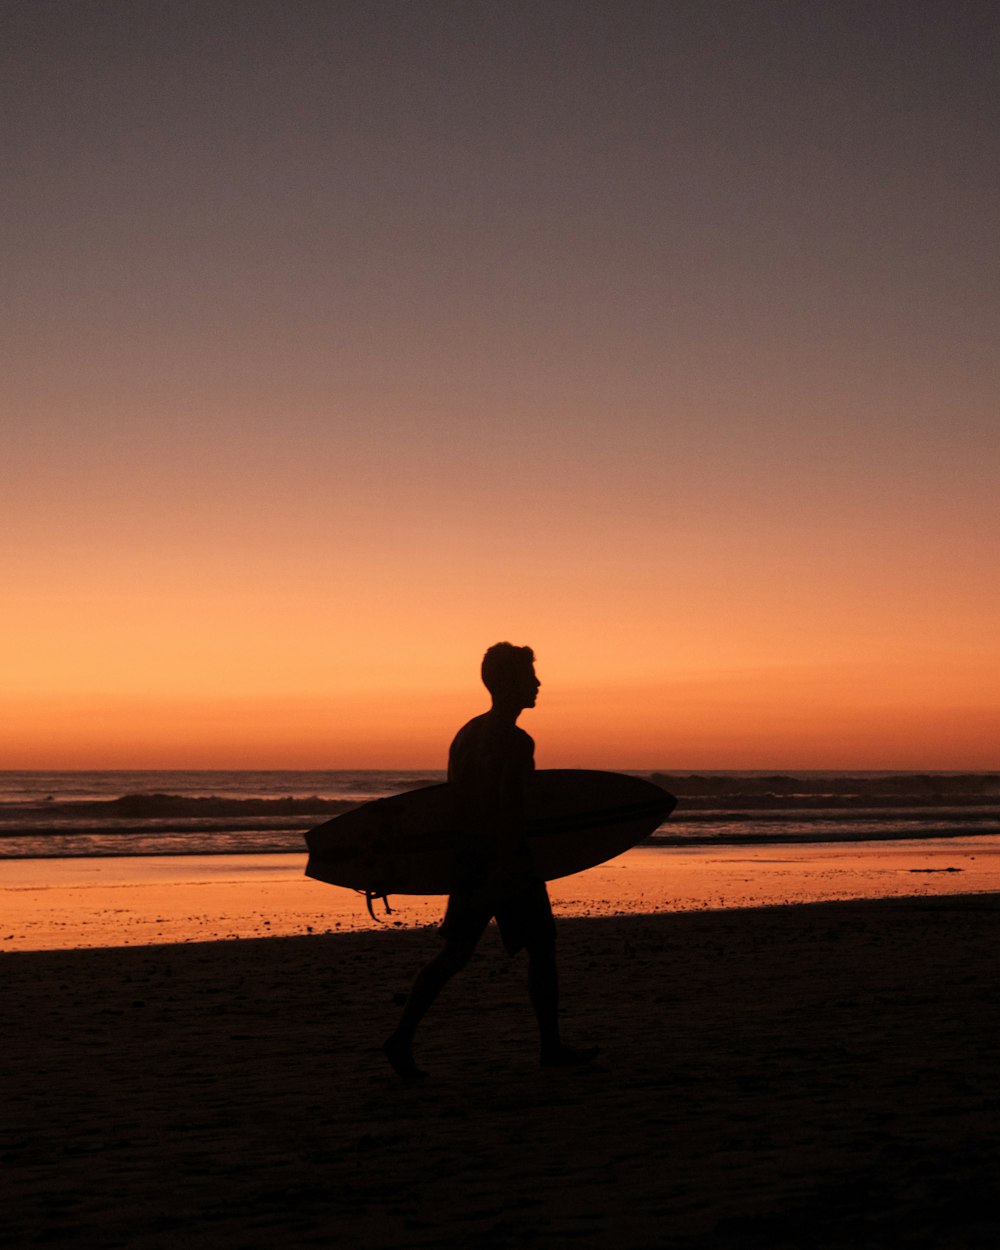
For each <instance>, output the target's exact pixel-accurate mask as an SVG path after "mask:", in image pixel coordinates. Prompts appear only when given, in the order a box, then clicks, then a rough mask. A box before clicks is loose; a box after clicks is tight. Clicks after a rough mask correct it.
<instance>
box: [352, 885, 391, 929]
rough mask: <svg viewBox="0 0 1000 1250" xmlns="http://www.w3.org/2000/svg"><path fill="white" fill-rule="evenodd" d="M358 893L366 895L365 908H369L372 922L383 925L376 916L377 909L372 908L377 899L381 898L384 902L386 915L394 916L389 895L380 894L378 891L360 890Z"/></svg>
mask: <svg viewBox="0 0 1000 1250" xmlns="http://www.w3.org/2000/svg"><path fill="white" fill-rule="evenodd" d="M358 893H359V894H364V896H365V906H366V907H367V908H368V915H369V916H371V918H372V920H374V921H376V922H377V923H378V924H381V923H382V922H381V921H380V920H379V918H378V916H376V915H375V908H374V907H373V906H372V903H373V902H374V900H375V899H377V898H380V899H381V900H382V906H383V907H384V908H385V914H386V915H387V916H391V915H392V908H391V907H390V906H389V895H388V894H380V893H379V892H378V890H359V891H358Z"/></svg>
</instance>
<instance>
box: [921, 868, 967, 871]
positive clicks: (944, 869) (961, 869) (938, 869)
mask: <svg viewBox="0 0 1000 1250" xmlns="http://www.w3.org/2000/svg"><path fill="white" fill-rule="evenodd" d="M964 871H965V869H964V868H911V869H910V872H964Z"/></svg>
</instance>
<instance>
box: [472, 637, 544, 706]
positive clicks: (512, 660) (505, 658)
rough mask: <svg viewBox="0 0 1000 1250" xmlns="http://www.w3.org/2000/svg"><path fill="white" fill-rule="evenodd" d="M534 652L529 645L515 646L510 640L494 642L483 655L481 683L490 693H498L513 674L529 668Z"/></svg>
mask: <svg viewBox="0 0 1000 1250" xmlns="http://www.w3.org/2000/svg"><path fill="white" fill-rule="evenodd" d="M534 662H535V653H534V651H532V649H531V648H530V647H515V646H514V644H513V643H510V642H496V643H494V644H493V646H492V647H490V649H489V650H488V651H487V652H486V654H485V655H484V656H483V666H482V668H481V669H480V672H481V673H482V675H483V685H484V686H485V687H486V689H487V690H488V691H489V692H490V694H498V693H499V692H501V691H502V690H503V689H504V687H505V686H507V685H508V684H509V683H510V680H511V678H512V677H513V676H514V675H515V674H519V673H521V672H523V671H524V670H525V669H527V668H530V667H531V666H532V665H533V664H534Z"/></svg>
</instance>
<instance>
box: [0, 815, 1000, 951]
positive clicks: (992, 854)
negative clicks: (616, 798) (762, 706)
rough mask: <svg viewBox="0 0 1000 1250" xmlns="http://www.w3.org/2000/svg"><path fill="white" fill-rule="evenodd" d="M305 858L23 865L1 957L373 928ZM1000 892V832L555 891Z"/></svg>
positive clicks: (639, 857) (598, 894)
mask: <svg viewBox="0 0 1000 1250" xmlns="http://www.w3.org/2000/svg"><path fill="white" fill-rule="evenodd" d="M302 869H303V857H302V856H299V855H233V856H171V857H164V858H162V859H158V858H134V859H127V858H122V859H100V860H95V859H78V860H14V861H9V862H6V863H4V864H2V865H0V896H2V914H3V916H4V921H3V927H2V928H0V951H13V950H56V949H66V948H72V947H80V946H133V945H149V944H155V943H162V942H204V941H225V940H233V939H237V938H254V937H268V936H275V937H276V936H281V935H290V934H309V933H327V932H350V931H353V930H367V929H370V928H371V927H372V922H371V920H370V919H369V917H368V915H367V914H366V912H365V909H364V904H363V902H361V900H360V899H359V898H358V896H357V895H355V894H353V893H351V892H350V891H348V890H339V889H336V888H334V887H332V886H326V885H323V884H321V883H319V882H316V881H310V880H308V879H307V878H305V877H304V876H303V874H302ZM984 891H1000V837H998V836H995V835H994V836H992V837H979V838H968V839H960V840H959V839H950V840H949V841H948V842H947V843H940V842H895V843H890V844H865V845H860V846H858V845H850V846H844V845H842V844H841V845H836V844H824V845H810V846H796V847H774V846H762V847H753V848H746V847H740V848H735V847H729V848H724V849H720V848H708V847H697V848H689V849H685V850H673V851H664V850H659V849H656V848H651V847H639V848H637V849H636V850H633V851H629V852H628V854H626V855H622V856H620V857H619V858H618V859H615V860H612V861H610V862H609V863H607V864H602V865H601V866H600V867H598V868H592V869H590V870H589V871H588V872H584V873H579V874H578V875H576V876H574V877H567V878H565V879H563V880H561V881H554V882H552V883H551V886H550V892H551V895H552V900H553V905H554V907H555V909H556V910H557V912H558V913H559V914H560V915H563V916H567V917H568V916H609V915H611V916H613V915H629V914H641V913H658V912H670V911H697V910H704V909H711V908H733V907H765V906H774V905H784V904H789V903H808V902H821V901H824V900H830V899H851V898H891V897H905V896H917V897H922V896H929V895H941V894H973V893H981V892H984ZM390 902H391V904H392V906H393V908H394V910H393V913H392V914H391V915H389V916H385V917H383V918H382V924H383V925H386V926H396V927H401V928H414V927H420V926H424V925H432V924H437V922H438V921H439V919H440V916H441V913H442V910H443V904H444V900H443V899H440V898H417V897H413V896H407V897H400V898H397V899H394V900H390Z"/></svg>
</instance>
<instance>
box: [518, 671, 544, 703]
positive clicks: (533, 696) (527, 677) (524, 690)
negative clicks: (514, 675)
mask: <svg viewBox="0 0 1000 1250" xmlns="http://www.w3.org/2000/svg"><path fill="white" fill-rule="evenodd" d="M541 687H542V683H541V682H540V681H539V680H538V678H537V676H536V675H535V666H534V665H533V664H529V665H528V667H527V668H525V669H524V671H523V673H522V674H521V676H520V678H519V682H518V687H517V693H518V702H519V703H520V704H521V706H522V707H534V706H535V703H536V702H537V700H538V692H539V690H540V689H541Z"/></svg>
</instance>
